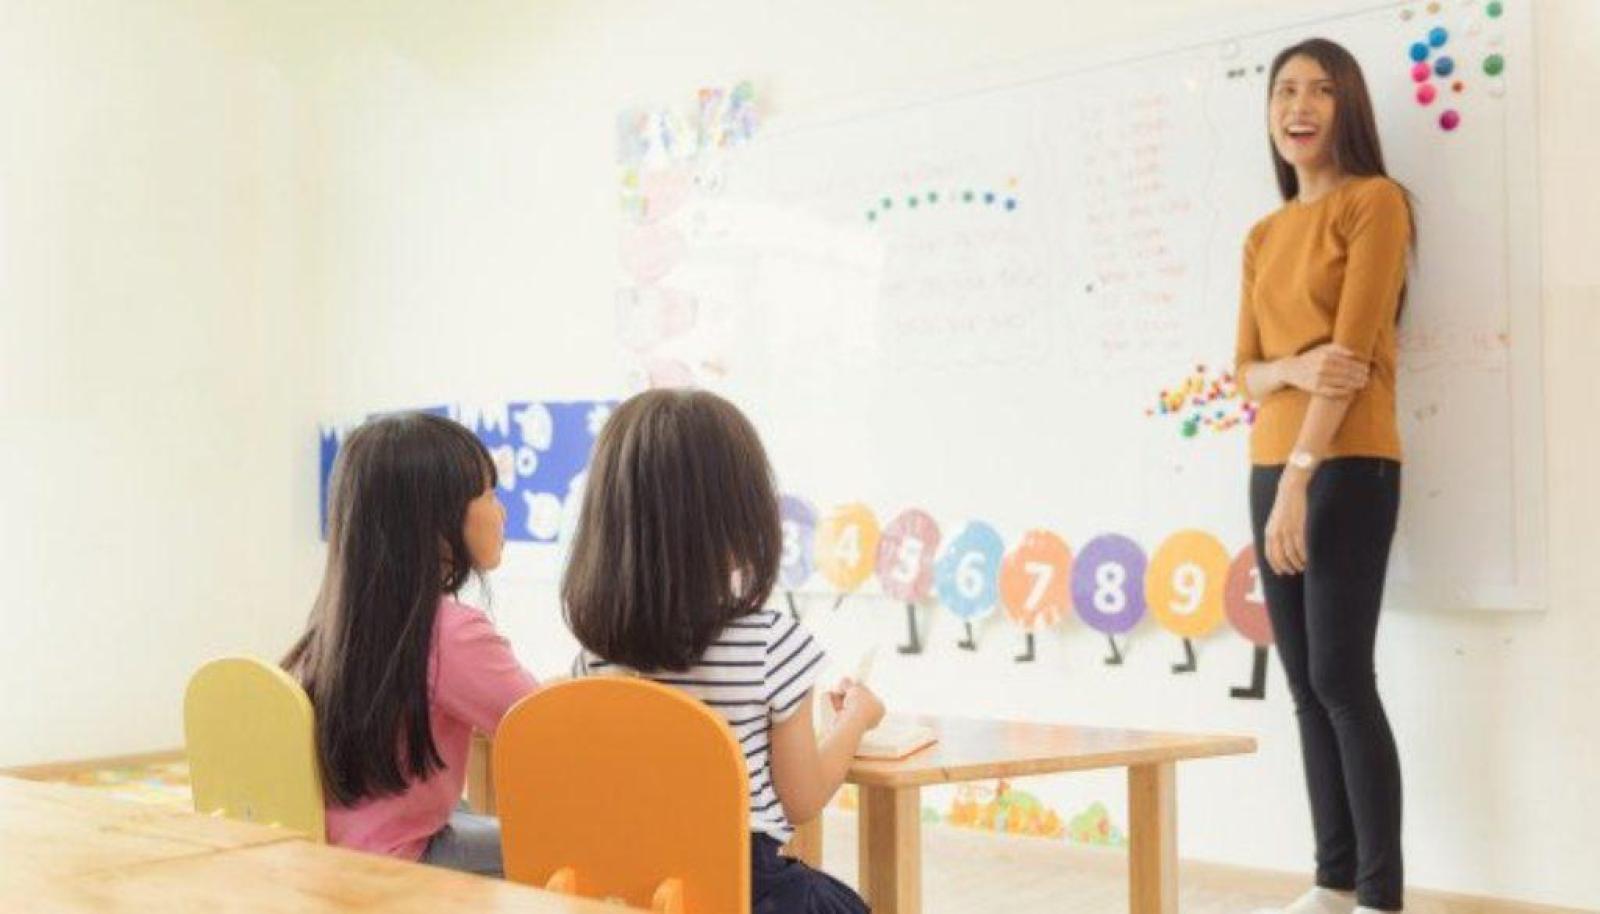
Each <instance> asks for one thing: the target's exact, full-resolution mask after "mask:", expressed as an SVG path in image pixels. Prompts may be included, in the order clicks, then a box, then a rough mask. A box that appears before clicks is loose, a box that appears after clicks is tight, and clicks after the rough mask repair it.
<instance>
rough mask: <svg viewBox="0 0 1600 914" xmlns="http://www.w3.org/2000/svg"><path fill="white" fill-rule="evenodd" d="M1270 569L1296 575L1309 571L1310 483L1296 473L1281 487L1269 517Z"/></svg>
mask: <svg viewBox="0 0 1600 914" xmlns="http://www.w3.org/2000/svg"><path fill="white" fill-rule="evenodd" d="M1263 539H1264V540H1265V541H1266V542H1265V545H1266V552H1267V565H1268V566H1270V567H1271V568H1272V570H1273V572H1274V573H1276V574H1280V575H1295V574H1299V573H1300V572H1302V571H1305V570H1306V481H1305V477H1303V476H1301V475H1300V474H1298V473H1296V474H1294V475H1292V476H1290V475H1285V476H1284V478H1283V479H1282V480H1281V481H1280V482H1279V483H1278V497H1277V499H1276V500H1274V501H1273V503H1272V513H1271V514H1270V515H1268V516H1267V529H1266V535H1265V536H1264V537H1263Z"/></svg>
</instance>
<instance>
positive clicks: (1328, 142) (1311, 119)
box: [1267, 55, 1338, 170]
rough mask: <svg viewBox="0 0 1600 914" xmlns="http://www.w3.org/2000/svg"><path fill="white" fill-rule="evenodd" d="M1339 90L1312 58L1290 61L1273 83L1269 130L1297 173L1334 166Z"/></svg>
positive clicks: (1268, 117)
mask: <svg viewBox="0 0 1600 914" xmlns="http://www.w3.org/2000/svg"><path fill="white" fill-rule="evenodd" d="M1334 91H1335V86H1334V84H1333V79H1332V78H1331V77H1329V76H1328V72H1327V71H1326V70H1324V69H1322V65H1321V64H1319V63H1317V62H1316V61H1315V60H1313V59H1311V58H1310V57H1304V56H1298V55H1297V56H1295V57H1291V58H1289V60H1288V61H1287V62H1285V63H1284V65H1283V67H1282V68H1281V69H1279V70H1278V75H1277V76H1276V78H1274V79H1273V81H1272V97H1271V101H1270V103H1269V104H1268V106H1267V129H1268V131H1270V132H1271V134H1272V145H1273V146H1274V147H1275V148H1276V149H1277V150H1278V155H1280V156H1283V159H1284V161H1286V162H1288V163H1289V164H1290V165H1291V166H1293V167H1295V168H1297V169H1302V170H1303V169H1317V168H1326V167H1327V166H1329V165H1331V164H1333V129H1334V117H1335V116H1336V115H1337V114H1338V112H1337V110H1336V109H1335V105H1334Z"/></svg>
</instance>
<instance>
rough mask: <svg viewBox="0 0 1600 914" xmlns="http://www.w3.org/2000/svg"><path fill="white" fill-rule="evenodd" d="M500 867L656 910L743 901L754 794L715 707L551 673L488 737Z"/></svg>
mask: <svg viewBox="0 0 1600 914" xmlns="http://www.w3.org/2000/svg"><path fill="white" fill-rule="evenodd" d="M493 768H494V772H495V801H496V809H497V810H498V812H499V814H500V831H501V843H502V846H503V848H504V856H505V868H506V876H507V878H510V879H512V880H515V881H517V882H522V883H526V884H530V885H538V886H544V887H545V888H548V889H552V890H554V891H559V892H564V893H567V894H573V895H583V896H588V897H592V898H607V899H614V900H621V901H623V902H625V903H627V904H629V905H633V906H635V907H640V908H649V909H651V910H654V911H656V912H658V914H743V912H746V911H749V910H750V822H749V814H750V793H749V782H748V780H747V775H746V773H745V764H744V755H743V753H741V752H740V750H739V744H738V743H737V742H735V741H734V738H733V732H732V731H731V730H729V729H728V725H727V723H726V722H724V721H723V719H722V718H721V717H719V716H717V714H716V713H715V712H713V711H712V710H711V709H709V708H707V707H706V706H705V705H703V704H701V703H700V702H698V701H696V700H695V699H694V698H692V697H690V696H689V695H686V694H684V693H683V692H680V691H677V690H675V689H671V688H668V687H666V686H663V685H659V684H657V683H654V682H650V681H648V680H643V679H625V678H617V677H602V678H594V679H578V680H573V681H570V682H561V683H557V684H555V685H552V686H549V687H548V688H545V689H542V690H540V691H539V692H536V693H534V694H533V695H530V696H528V697H527V698H524V699H523V700H522V701H520V702H518V703H517V704H516V706H515V707H513V708H512V709H511V711H510V712H509V713H507V714H506V716H505V718H504V719H503V720H502V721H501V722H500V729H499V731H498V733H497V734H496V735H495V740H494V761H493Z"/></svg>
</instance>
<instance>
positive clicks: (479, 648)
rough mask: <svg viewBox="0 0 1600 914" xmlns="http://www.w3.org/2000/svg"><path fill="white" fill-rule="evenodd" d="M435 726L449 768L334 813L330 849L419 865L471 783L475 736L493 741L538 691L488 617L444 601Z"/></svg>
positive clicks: (432, 685)
mask: <svg viewBox="0 0 1600 914" xmlns="http://www.w3.org/2000/svg"><path fill="white" fill-rule="evenodd" d="M428 686H429V691H430V692H431V694H432V696H433V702H432V707H431V709H430V711H429V718H430V720H431V722H432V727H433V742H434V745H436V746H437V747H438V749H439V757H440V758H442V759H444V768H442V769H441V770H439V771H435V772H434V773H433V775H432V776H431V777H429V778H427V779H426V780H414V781H412V782H411V785H410V786H409V787H407V788H406V789H405V790H404V791H403V792H401V793H397V794H392V795H390V796H384V797H373V798H370V799H367V800H364V801H362V802H361V803H360V804H358V805H356V806H349V807H345V806H335V805H333V804H331V803H330V804H329V805H328V843H330V844H337V845H340V846H342V847H349V848H354V849H355V850H363V851H370V852H373V853H378V854H388V855H390V856H394V857H402V858H405V859H407V860H418V859H421V857H422V852H423V850H424V849H426V848H427V846H428V839H429V838H432V837H433V835H434V833H435V832H437V831H438V830H439V829H441V828H443V827H444V824H445V822H446V821H447V820H449V818H450V813H451V812H452V811H453V810H454V809H455V808H456V804H457V803H459V802H460V800H461V791H462V788H463V787H464V786H465V784H466V780H467V751H468V749H469V748H470V746H471V742H472V731H473V730H479V731H481V732H483V733H488V734H493V733H494V731H495V728H496V727H497V726H499V724H500V718H502V717H504V716H505V713H506V711H508V710H510V709H511V706H512V705H513V704H516V703H517V701H518V700H519V699H521V698H522V697H523V696H525V695H528V694H529V693H531V692H533V691H534V690H535V689H537V688H538V687H539V683H538V681H537V680H535V679H534V678H533V675H532V674H531V673H529V672H528V671H527V670H525V669H523V668H522V664H520V663H518V662H517V658H516V656H515V655H514V654H512V652H511V644H510V642H508V641H506V639H505V638H504V637H502V636H501V634H500V633H499V632H498V631H495V627H494V623H493V622H490V621H489V617H488V616H486V615H484V614H483V612H482V611H481V610H478V609H474V608H473V607H471V606H466V605H464V604H461V603H457V602H456V601H455V600H453V599H451V598H449V597H445V598H443V599H441V600H440V601H439V614H438V616H437V617H436V619H435V621H434V629H433V657H432V658H431V660H430V661H429V664H428Z"/></svg>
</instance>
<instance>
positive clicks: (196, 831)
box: [0, 777, 299, 909]
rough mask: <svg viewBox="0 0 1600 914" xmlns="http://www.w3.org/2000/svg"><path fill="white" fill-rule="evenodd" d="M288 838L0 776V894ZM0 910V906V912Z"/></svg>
mask: <svg viewBox="0 0 1600 914" xmlns="http://www.w3.org/2000/svg"><path fill="white" fill-rule="evenodd" d="M298 837H299V836H297V835H296V834H295V833H293V832H288V831H283V830H281V829H277V828H271V827H268V826H266V825H256V824H252V823H249V822H234V821H231V820H228V819H215V818H211V817H209V816H200V815H196V814H194V813H192V812H188V811H186V810H182V809H175V808H172V807H167V806H146V805H142V804H139V803H131V802H128V801H126V800H118V799H116V798H114V797H108V796H103V795H101V794H98V793H96V792H95V791H93V790H87V789H84V788H81V787H68V786H66V785H63V784H45V783H38V782H34V781H23V780H17V779H15V778H8V777H0V861H4V862H5V863H4V866H0V892H4V891H5V890H7V889H9V888H16V887H19V886H28V885H33V884H36V883H38V882H40V881H48V880H54V879H58V878H61V877H72V876H79V875H83V874H86V873H93V872H98V871H102V870H108V869H115V868H117V867H124V866H133V865H137V864H143V863H151V862H155V861H159V860H171V859H176V858H180V857H199V856H206V855H210V854H214V853H216V852H217V851H222V850H231V849H236V848H244V847H255V846H258V845H266V844H276V843H279V842H283V841H293V840H296V839H297V838H298ZM3 908H4V906H3V905H0V909H3Z"/></svg>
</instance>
